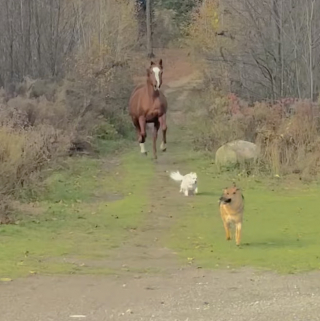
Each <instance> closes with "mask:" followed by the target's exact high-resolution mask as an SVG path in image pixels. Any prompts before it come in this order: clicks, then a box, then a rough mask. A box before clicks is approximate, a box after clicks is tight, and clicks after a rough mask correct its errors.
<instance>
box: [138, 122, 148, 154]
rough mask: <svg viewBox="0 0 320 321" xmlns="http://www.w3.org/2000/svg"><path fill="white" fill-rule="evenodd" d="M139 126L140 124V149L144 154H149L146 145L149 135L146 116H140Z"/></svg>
mask: <svg viewBox="0 0 320 321" xmlns="http://www.w3.org/2000/svg"><path fill="white" fill-rule="evenodd" d="M139 126H140V137H139V143H140V150H141V153H142V154H145V155H147V151H146V149H145V147H144V143H145V141H146V137H147V133H146V120H145V118H144V117H139Z"/></svg>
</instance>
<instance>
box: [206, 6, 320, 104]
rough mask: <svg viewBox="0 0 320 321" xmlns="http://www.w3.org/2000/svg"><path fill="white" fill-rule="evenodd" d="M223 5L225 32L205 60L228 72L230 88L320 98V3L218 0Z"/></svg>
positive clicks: (258, 95)
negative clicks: (221, 66)
mask: <svg viewBox="0 0 320 321" xmlns="http://www.w3.org/2000/svg"><path fill="white" fill-rule="evenodd" d="M209 1H214V0H209ZM219 8H220V10H223V12H221V16H223V27H222V28H223V30H221V31H219V32H217V37H216V39H215V41H216V42H215V43H214V46H212V48H210V50H207V58H208V60H210V61H211V62H212V63H213V65H215V66H218V65H219V64H222V65H223V66H224V67H225V68H226V69H227V70H228V73H227V74H228V78H229V79H228V80H229V82H230V84H231V88H230V89H231V90H232V91H234V92H237V93H239V94H241V95H244V96H246V97H248V96H249V97H250V98H252V99H253V100H254V99H265V98H268V99H272V100H275V99H278V98H281V97H288V96H294V97H300V98H311V99H316V98H317V96H318V95H319V86H320V51H319V45H320V36H319V34H320V1H316V0H220V1H219ZM216 69H217V67H215V69H214V70H215V73H216ZM215 75H216V74H215ZM215 77H216V76H215Z"/></svg>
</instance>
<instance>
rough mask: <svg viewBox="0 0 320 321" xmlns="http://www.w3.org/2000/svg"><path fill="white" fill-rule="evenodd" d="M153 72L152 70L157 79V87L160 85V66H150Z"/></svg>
mask: <svg viewBox="0 0 320 321" xmlns="http://www.w3.org/2000/svg"><path fill="white" fill-rule="evenodd" d="M152 70H153V72H154V76H155V78H156V81H157V87H158V88H159V86H160V71H161V70H160V68H159V67H153V68H152Z"/></svg>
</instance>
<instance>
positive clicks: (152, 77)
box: [147, 59, 163, 90]
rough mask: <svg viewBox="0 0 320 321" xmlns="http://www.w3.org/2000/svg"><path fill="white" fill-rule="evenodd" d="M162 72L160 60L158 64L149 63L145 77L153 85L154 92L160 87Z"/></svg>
mask: <svg viewBox="0 0 320 321" xmlns="http://www.w3.org/2000/svg"><path fill="white" fill-rule="evenodd" d="M162 72H163V66H162V59H160V60H159V61H158V62H153V61H151V63H150V67H149V68H148V69H147V77H148V80H149V81H150V82H151V84H152V85H153V88H154V90H159V89H160V87H161V85H162Z"/></svg>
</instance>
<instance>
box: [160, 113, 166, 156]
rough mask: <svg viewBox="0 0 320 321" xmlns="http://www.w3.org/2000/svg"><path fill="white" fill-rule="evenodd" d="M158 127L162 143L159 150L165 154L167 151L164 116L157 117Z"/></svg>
mask: <svg viewBox="0 0 320 321" xmlns="http://www.w3.org/2000/svg"><path fill="white" fill-rule="evenodd" d="M159 122H160V127H161V130H162V143H161V145H160V149H161V150H162V151H163V152H165V151H166V150H167V146H166V145H167V120H166V114H164V115H162V116H161V117H159Z"/></svg>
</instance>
